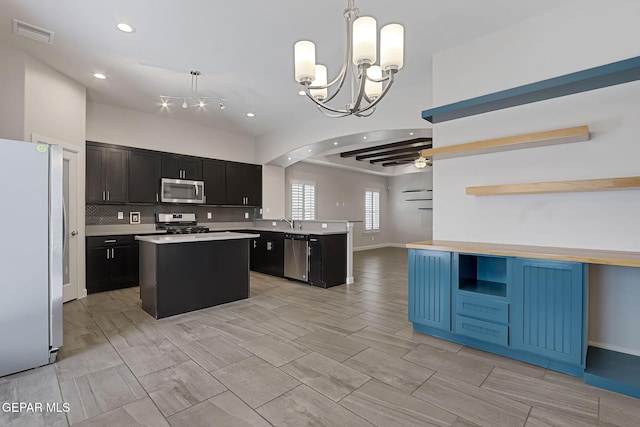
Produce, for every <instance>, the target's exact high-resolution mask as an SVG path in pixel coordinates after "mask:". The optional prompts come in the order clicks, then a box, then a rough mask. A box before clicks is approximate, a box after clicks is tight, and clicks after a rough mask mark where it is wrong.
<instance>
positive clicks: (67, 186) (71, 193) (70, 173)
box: [31, 133, 86, 302]
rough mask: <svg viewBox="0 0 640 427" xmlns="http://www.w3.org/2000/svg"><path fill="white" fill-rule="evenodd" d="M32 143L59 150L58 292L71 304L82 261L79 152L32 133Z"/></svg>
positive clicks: (67, 144)
mask: <svg viewBox="0 0 640 427" xmlns="http://www.w3.org/2000/svg"><path fill="white" fill-rule="evenodd" d="M31 141H32V142H41V143H45V144H56V145H59V146H60V147H62V149H63V150H64V151H63V155H62V158H63V169H62V179H63V183H62V194H63V196H64V236H63V237H64V239H65V240H64V243H65V250H64V254H63V258H62V259H63V265H62V279H63V280H62V285H63V286H62V292H63V296H62V298H63V301H64V302H67V301H71V300H73V299H77V298H78V296H79V286H80V284H79V277H78V275H79V273H78V271H79V269H78V267H79V263H80V261H79V260H81V259H82V260H83V259H84V257H83V258H81V257H80V253H79V252H78V248H79V242H78V239H79V238H80V236H79V235H78V209H79V208H80V206H78V168H79V163H78V162H79V157H78V156H79V154H78V153H79V150H78V147H75V146H73V145H71V144H69V143H67V142H64V141H58V140H55V139H53V138H49V137H48V136H44V135H38V134H35V133H34V134H32V135H31ZM85 295H86V294H85Z"/></svg>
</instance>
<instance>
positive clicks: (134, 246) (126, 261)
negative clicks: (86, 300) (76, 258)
mask: <svg viewBox="0 0 640 427" xmlns="http://www.w3.org/2000/svg"><path fill="white" fill-rule="evenodd" d="M138 262H139V261H138V242H137V241H136V240H135V239H134V236H133V235H125V236H92V237H87V260H86V263H87V265H86V266H87V275H86V284H87V293H89V294H91V293H95V292H102V291H109V290H113V289H121V288H127V287H131V286H137V285H138Z"/></svg>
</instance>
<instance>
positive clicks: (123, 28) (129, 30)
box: [117, 22, 135, 33]
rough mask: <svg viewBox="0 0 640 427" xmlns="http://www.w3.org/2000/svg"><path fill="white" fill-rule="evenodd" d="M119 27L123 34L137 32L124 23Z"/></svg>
mask: <svg viewBox="0 0 640 427" xmlns="http://www.w3.org/2000/svg"><path fill="white" fill-rule="evenodd" d="M117 27H118V29H119V30H120V31H122V32H123V33H133V32H134V31H135V30H134V29H133V27H132V26H131V25H129V24H125V23H124V22H121V23H119V24H118V25H117Z"/></svg>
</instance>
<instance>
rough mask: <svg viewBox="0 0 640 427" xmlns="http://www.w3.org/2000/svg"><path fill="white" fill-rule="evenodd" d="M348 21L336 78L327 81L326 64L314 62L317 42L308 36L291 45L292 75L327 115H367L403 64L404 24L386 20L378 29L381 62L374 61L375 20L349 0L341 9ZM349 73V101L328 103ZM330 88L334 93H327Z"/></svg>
mask: <svg viewBox="0 0 640 427" xmlns="http://www.w3.org/2000/svg"><path fill="white" fill-rule="evenodd" d="M344 18H345V21H346V24H347V45H346V49H345V56H344V62H343V64H342V69H341V70H340V72H339V73H338V75H337V76H336V78H335V79H333V80H331V81H330V82H329V83H327V81H328V79H327V67H326V66H324V65H322V64H316V46H315V44H314V43H313V42H311V41H308V40H303V41H299V42H297V43H296V44H295V46H294V55H295V79H296V81H297V82H298V83H300V84H301V85H303V86H304V92H305V94H306V95H307V97H309V99H311V100H312V101H313V102H314V103H315V104H316V105H317V107H318V109H319V110H320V111H322V112H323V113H324V114H325V115H327V116H329V117H345V116H350V115H355V116H358V117H368V116H370V115H371V114H373V112H374V111H375V107H376V105H377V104H378V103H379V102H380V100H381V99H382V98H384V96H385V95H386V94H387V92H388V91H389V88H390V87H391V85H392V84H393V78H394V75H395V74H396V73H397V72H398V71H399V70H400V69H401V68H402V66H403V59H404V58H403V56H404V53H403V51H404V27H403V26H402V25H400V24H388V25H385V26H384V27H382V29H381V30H380V64H379V65H375V64H376V59H377V58H376V53H377V52H376V51H377V48H378V46H377V28H376V20H375V19H374V18H372V17H370V16H360V10H359V9H358V8H357V7H355V6H354V0H348V5H347V8H346V9H345V10H344ZM349 71H350V74H351V78H350V80H351V102H350V103H349V104H347V105H346V106H345V108H344V109H341V108H334V107H331V106H329V105H328V103H329V102H330V101H331V100H332V99H333V98H334V97H335V96H336V95H337V94H338V93H339V92H340V90H341V89H342V87H343V85H344V83H345V80H346V77H347V74H349ZM329 88H331V89H332V91H333V93H332V94H331V95H329Z"/></svg>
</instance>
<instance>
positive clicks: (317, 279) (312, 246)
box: [308, 234, 347, 288]
mask: <svg viewBox="0 0 640 427" xmlns="http://www.w3.org/2000/svg"><path fill="white" fill-rule="evenodd" d="M308 277H309V284H310V285H313V286H318V287H321V288H330V287H332V286H338V285H343V284H344V283H346V280H347V236H346V234H327V235H315V234H312V235H310V236H309V275H308Z"/></svg>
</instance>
